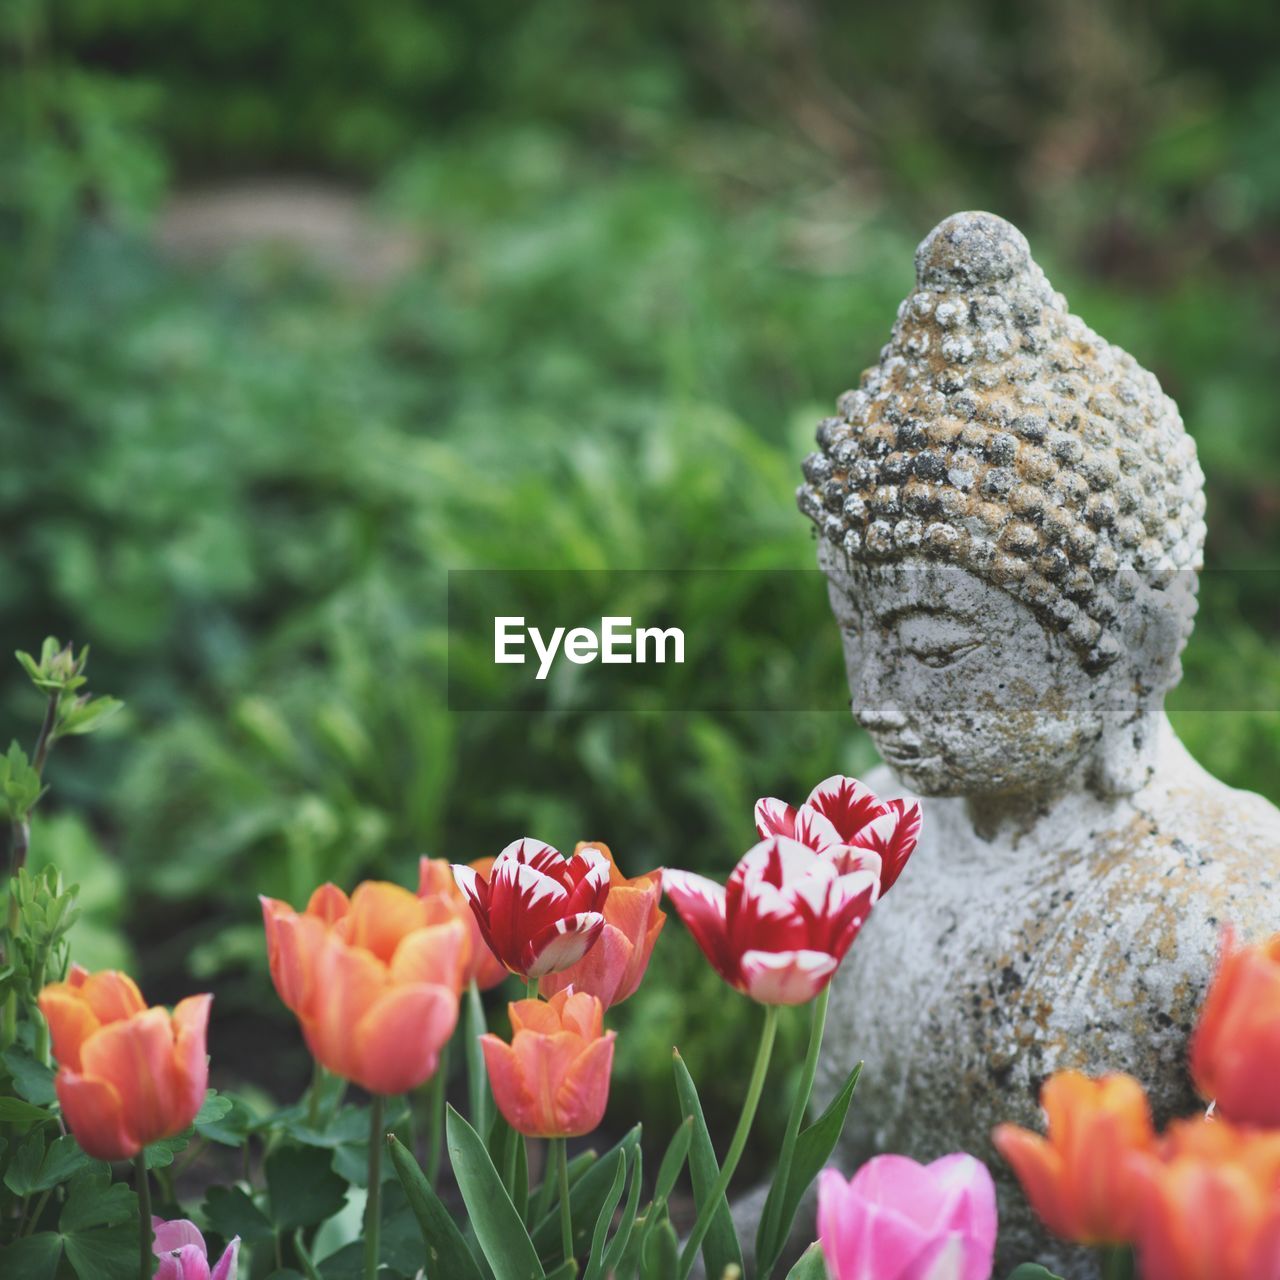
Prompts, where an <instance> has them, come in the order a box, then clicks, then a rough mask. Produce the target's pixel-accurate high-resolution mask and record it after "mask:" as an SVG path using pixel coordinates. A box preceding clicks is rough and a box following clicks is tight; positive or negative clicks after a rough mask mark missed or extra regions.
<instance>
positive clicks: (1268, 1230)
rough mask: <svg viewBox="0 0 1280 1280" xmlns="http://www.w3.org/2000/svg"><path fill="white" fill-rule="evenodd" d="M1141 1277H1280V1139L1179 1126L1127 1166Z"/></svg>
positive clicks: (1202, 1123) (1195, 1123)
mask: <svg viewBox="0 0 1280 1280" xmlns="http://www.w3.org/2000/svg"><path fill="white" fill-rule="evenodd" d="M1129 1177H1130V1180H1131V1182H1132V1183H1133V1184H1134V1186H1135V1187H1136V1188H1137V1196H1138V1214H1137V1219H1136V1224H1135V1242H1136V1244H1137V1247H1138V1259H1139V1262H1140V1266H1141V1274H1142V1275H1143V1276H1150V1277H1152V1278H1153V1280H1155V1278H1156V1277H1158V1278H1159V1280H1270V1278H1271V1277H1273V1276H1276V1275H1280V1134H1276V1133H1260V1132H1257V1131H1256V1130H1255V1131H1250V1130H1246V1129H1239V1128H1236V1127H1235V1126H1233V1125H1231V1124H1230V1123H1228V1122H1226V1121H1223V1120H1206V1119H1203V1118H1200V1119H1195V1120H1178V1121H1175V1122H1174V1123H1173V1124H1171V1125H1170V1126H1169V1129H1168V1131H1167V1133H1166V1134H1165V1137H1164V1138H1163V1139H1162V1140H1161V1141H1160V1144H1159V1147H1158V1149H1157V1151H1156V1152H1155V1153H1154V1154H1147V1155H1142V1156H1136V1157H1134V1158H1133V1160H1132V1161H1131V1163H1130V1174H1129Z"/></svg>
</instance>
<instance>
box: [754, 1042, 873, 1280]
mask: <svg viewBox="0 0 1280 1280" xmlns="http://www.w3.org/2000/svg"><path fill="white" fill-rule="evenodd" d="M861 1074H862V1063H858V1065H857V1066H856V1067H854V1069H853V1070H852V1071H851V1072H849V1077H848V1079H847V1080H846V1081H845V1082H844V1087H843V1088H842V1089H841V1090H840V1092H839V1093H837V1094H836V1096H835V1097H834V1098H832V1099H831V1103H830V1105H829V1106H828V1107H827V1109H826V1110H825V1111H824V1112H823V1113H822V1115H820V1116H819V1117H818V1119H816V1120H815V1121H814V1122H813V1123H812V1124H811V1125H810V1126H809V1127H808V1128H807V1129H802V1130H801V1131H800V1134H799V1136H798V1137H797V1139H796V1150H795V1156H794V1157H793V1159H792V1161H791V1168H790V1169H787V1170H785V1171H781V1173H782V1176H780V1177H778V1178H775V1180H774V1183H773V1186H771V1187H770V1188H769V1197H768V1199H767V1200H766V1201H765V1207H764V1213H762V1214H761V1215H760V1234H759V1236H757V1238H756V1258H757V1261H758V1265H759V1268H760V1274H761V1275H762V1276H767V1275H768V1274H769V1273H770V1272H771V1271H772V1270H773V1264H774V1263H775V1262H777V1260H778V1255H779V1254H780V1253H781V1252H782V1250H783V1249H784V1248H785V1246H786V1243H787V1236H788V1235H789V1234H790V1232H791V1224H792V1223H793V1222H795V1220H796V1212H797V1211H798V1210H799V1208H800V1201H801V1200H803V1199H804V1193H805V1192H806V1191H807V1190H808V1189H809V1184H810V1183H811V1182H812V1181H813V1180H814V1178H816V1177H817V1176H818V1174H819V1172H821V1170H822V1166H823V1165H825V1164H826V1163H827V1160H828V1159H829V1158H830V1156H831V1153H832V1151H834V1150H835V1146H836V1143H837V1142H839V1141H840V1134H841V1133H842V1132H843V1131H844V1122H845V1117H846V1116H847V1115H848V1113H849V1104H850V1102H852V1101H853V1091H854V1089H855V1088H857V1085H858V1077H859V1076H860V1075H861ZM784 1181H785V1185H783V1184H784ZM775 1201H776V1202H777V1203H775ZM770 1223H773V1224H774V1225H773V1229H772V1231H766V1227H767V1226H768V1224H770Z"/></svg>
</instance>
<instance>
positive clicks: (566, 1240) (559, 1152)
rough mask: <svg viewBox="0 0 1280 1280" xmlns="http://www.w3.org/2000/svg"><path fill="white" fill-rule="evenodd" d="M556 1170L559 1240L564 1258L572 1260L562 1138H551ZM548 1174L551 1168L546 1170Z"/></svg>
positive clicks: (566, 1155) (566, 1149)
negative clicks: (557, 1178) (558, 1201)
mask: <svg viewBox="0 0 1280 1280" xmlns="http://www.w3.org/2000/svg"><path fill="white" fill-rule="evenodd" d="M552 1144H553V1146H554V1147H555V1152H554V1155H555V1161H556V1165H557V1169H556V1172H557V1173H558V1174H559V1176H560V1242H561V1244H563V1246H564V1260H565V1261H566V1262H572V1261H573V1209H572V1206H571V1205H570V1201H569V1144H568V1143H567V1142H566V1141H565V1140H564V1139H563V1138H553V1139H552ZM547 1172H548V1174H550V1172H551V1170H550V1169H548V1170H547Z"/></svg>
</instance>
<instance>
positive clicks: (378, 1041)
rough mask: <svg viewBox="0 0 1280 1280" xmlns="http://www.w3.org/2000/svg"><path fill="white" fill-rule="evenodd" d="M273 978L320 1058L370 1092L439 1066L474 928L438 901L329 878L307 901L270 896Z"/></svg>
mask: <svg viewBox="0 0 1280 1280" xmlns="http://www.w3.org/2000/svg"><path fill="white" fill-rule="evenodd" d="M262 918H263V924H264V926H265V928H266V932H267V953H268V959H269V962H270V966H271V978H272V981H273V982H274V983H275V987H276V991H277V993H278V994H279V996H280V999H281V1000H283V1001H284V1003H285V1005H286V1006H287V1007H288V1008H289V1009H290V1010H291V1011H292V1012H293V1013H294V1014H296V1015H297V1018H298V1021H299V1022H300V1023H301V1025H302V1033H303V1035H304V1036H305V1038H306V1041H307V1047H308V1048H309V1049H310V1050H311V1053H312V1055H313V1056H314V1057H315V1059H316V1061H317V1062H319V1063H320V1065H321V1066H323V1067H325V1068H326V1069H327V1070H329V1071H332V1072H333V1073H334V1075H338V1076H341V1077H342V1078H343V1079H344V1080H350V1081H351V1082H352V1083H354V1084H358V1085H360V1086H361V1088H364V1089H367V1090H368V1091H369V1092H370V1093H378V1094H394V1093H404V1092H406V1091H407V1090H409V1089H414V1088H417V1086H418V1085H420V1084H422V1083H424V1082H425V1081H426V1080H428V1079H430V1077H431V1076H432V1075H434V1074H435V1070H436V1066H437V1064H438V1063H439V1059H440V1050H441V1049H442V1048H443V1046H444V1044H445V1042H446V1041H447V1040H448V1039H449V1037H450V1036H451V1035H452V1034H453V1028H454V1026H455V1024H456V1023H457V1020H458V992H459V990H460V989H461V983H462V981H463V976H464V971H465V959H466V954H467V945H468V942H467V927H466V925H465V924H464V923H463V921H462V920H460V919H459V918H458V917H457V915H456V914H455V913H453V912H451V911H450V910H447V909H445V908H444V907H442V906H441V904H439V903H434V904H433V903H431V902H427V901H423V900H422V899H420V898H418V897H416V896H415V895H414V894H412V893H410V892H409V891H408V890H407V889H402V888H400V887H399V886H398V885H394V884H384V883H380V882H377V881H366V882H365V883H364V884H362V885H360V886H359V887H358V888H357V889H356V891H355V893H353V894H352V895H351V898H350V899H348V898H347V896H346V894H344V893H343V892H342V890H341V889H339V888H337V886H335V885H322V886H321V887H320V888H319V889H317V890H316V891H315V893H314V894H312V896H311V901H310V903H308V905H307V909H306V910H305V911H303V912H297V911H294V909H293V908H292V907H290V906H289V905H288V903H285V902H278V901H276V900H274V899H271V898H263V899H262Z"/></svg>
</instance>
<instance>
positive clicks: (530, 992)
mask: <svg viewBox="0 0 1280 1280" xmlns="http://www.w3.org/2000/svg"><path fill="white" fill-rule="evenodd" d="M524 998H525V999H526V1000H536V999H537V998H538V979H537V978H530V979H529V980H528V983H527V984H526V986H525V989H524Z"/></svg>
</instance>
